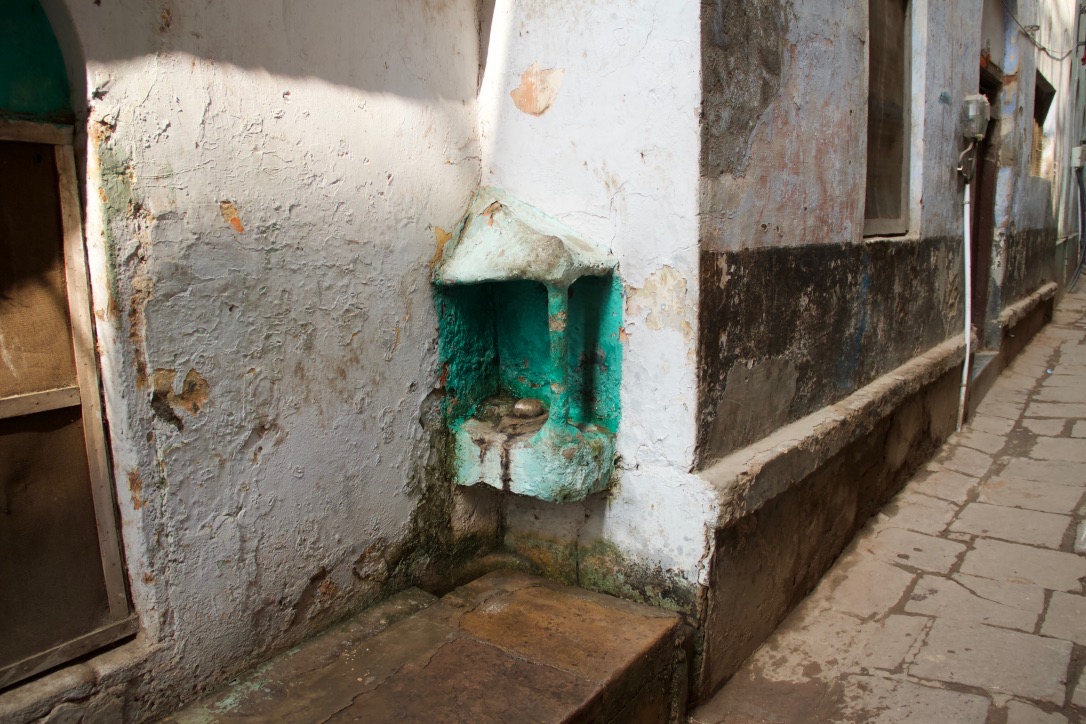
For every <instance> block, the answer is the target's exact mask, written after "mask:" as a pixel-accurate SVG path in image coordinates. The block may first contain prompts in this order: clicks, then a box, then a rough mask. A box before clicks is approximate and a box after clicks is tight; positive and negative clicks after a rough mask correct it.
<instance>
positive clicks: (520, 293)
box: [487, 281, 552, 408]
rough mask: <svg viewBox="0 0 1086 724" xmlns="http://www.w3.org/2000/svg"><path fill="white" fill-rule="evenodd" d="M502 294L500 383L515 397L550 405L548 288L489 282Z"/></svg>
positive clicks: (497, 308)
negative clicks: (529, 398)
mask: <svg viewBox="0 0 1086 724" xmlns="http://www.w3.org/2000/svg"><path fill="white" fill-rule="evenodd" d="M487 286H489V287H490V288H491V289H492V292H491V293H497V294H498V295H500V296H501V300H502V301H501V303H499V304H496V305H495V306H494V313H495V326H496V328H497V335H498V374H499V386H500V387H501V388H502V389H503V390H505V391H507V392H508V393H509V394H510V395H512V396H513V397H518V398H519V397H536V398H539V399H541V400H543V402H544V404H546V405H547V407H548V408H549V407H550V401H551V398H550V395H551V392H550V386H549V384H550V376H551V372H552V371H551V369H550V351H549V350H550V333H549V332H548V331H547V288H546V287H545V286H543V285H542V284H541V283H539V282H532V281H513V282H500V283H493V284H490V285H487Z"/></svg>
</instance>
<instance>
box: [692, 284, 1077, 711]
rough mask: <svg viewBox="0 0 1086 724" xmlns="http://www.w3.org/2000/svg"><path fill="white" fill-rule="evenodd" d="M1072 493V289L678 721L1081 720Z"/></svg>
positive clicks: (1074, 478) (1074, 485)
mask: <svg viewBox="0 0 1086 724" xmlns="http://www.w3.org/2000/svg"><path fill="white" fill-rule="evenodd" d="M1084 493H1086V294H1084V293H1081V292H1080V293H1078V294H1075V295H1068V296H1067V297H1065V298H1064V300H1063V302H1062V304H1061V305H1060V307H1059V308H1058V309H1057V310H1056V313H1055V317H1054V319H1053V321H1052V323H1051V324H1050V325H1048V326H1047V327H1046V328H1045V329H1043V330H1042V331H1041V332H1040V333H1039V334H1038V335H1037V336H1036V337H1035V338H1034V340H1033V341H1032V342H1031V343H1030V345H1029V346H1028V347H1027V348H1026V349H1025V350H1024V351H1023V353H1022V354H1021V355H1019V357H1018V358H1017V359H1016V360H1015V362H1014V364H1013V365H1012V366H1011V367H1010V368H1009V369H1007V370H1006V371H1005V372H1004V373H1003V374H1002V376H1001V377H1000V378H999V380H998V381H997V382H996V384H995V386H994V387H993V389H992V390H991V391H990V392H989V393H988V395H987V397H986V398H985V400H984V402H983V403H982V405H981V406H980V408H979V409H978V411H977V414H976V415H975V416H974V417H973V418H972V419H971V420H970V421H969V423H968V425H967V427H966V429H965V430H963V431H962V432H961V433H960V434H957V435H955V436H953V437H952V438H951V439H950V440H949V441H948V443H947V444H946V445H945V446H944V447H943V449H942V450H941V451H940V453H939V454H938V455H937V456H936V457H935V458H934V459H933V461H932V462H931V463H930V464H929V465H928V466H927V467H926V468H924V469H923V470H921V471H920V472H919V473H918V474H917V475H916V476H915V477H914V478H913V480H911V481H910V482H909V483H908V485H907V486H906V487H905V489H904V490H902V491H901V493H900V494H899V495H898V496H897V497H896V498H895V499H894V500H893V501H892V502H891V504H890V505H888V506H887V507H886V508H885V509H884V510H883V511H882V513H880V514H879V515H878V516H876V517H875V518H873V519H872V520H871V521H870V522H869V523H868V525H867V527H866V528H865V529H864V530H863V531H862V532H861V534H860V535H859V536H858V537H857V539H856V540H855V541H854V542H853V544H852V545H851V546H850V547H849V548H848V549H847V550H846V551H845V553H844V554H842V556H841V558H840V559H839V560H838V561H837V563H836V564H835V565H834V567H833V568H832V569H831V570H830V571H829V572H828V573H827V574H826V576H825V577H824V578H823V579H822V582H821V583H820V584H819V586H818V587H817V588H816V589H815V591H814V592H812V593H811V595H810V596H808V597H807V599H806V600H805V601H804V602H803V603H802V604H801V605H800V606H799V607H798V608H797V609H796V610H795V611H794V612H793V613H792V614H791V615H790V616H789V617H788V619H786V620H785V622H784V623H783V624H782V625H781V627H780V628H779V629H778V630H777V631H776V633H775V634H774V635H773V636H772V637H770V639H769V640H767V641H766V643H765V644H764V645H763V646H762V647H761V648H760V649H759V650H758V651H757V652H756V653H755V654H754V655H753V656H752V657H751V658H750V659H749V660H748V661H747V662H746V663H745V664H744V666H743V668H741V669H740V670H739V672H738V673H737V674H736V675H735V677H734V678H733V679H732V680H731V681H730V682H729V684H728V685H727V686H725V687H724V689H723V690H721V691H720V692H719V693H718V694H717V696H716V697H715V698H713V699H712V700H711V701H710V702H708V703H707V704H706V705H704V706H703V707H701V708H700V709H698V710H697V711H696V712H694V713H693V716H692V721H694V722H698V723H700V724H710V723H713V724H716V723H717V722H734V723H739V722H743V723H748V722H813V721H819V722H823V721H824V722H830V721H857V722H859V721H863V722H867V721H880V722H899V721H909V722H989V723H993V724H994V723H996V722H999V723H1002V722H1007V723H1008V724H1017V723H1019V722H1052V723H1053V724H1056V723H1058V722H1075V721H1082V720H1083V718H1084V716H1086V672H1084V668H1086V597H1084V596H1083V581H1084V577H1086V555H1084V554H1086V527H1084V523H1083V518H1084V516H1086V503H1084V502H1083V494H1084Z"/></svg>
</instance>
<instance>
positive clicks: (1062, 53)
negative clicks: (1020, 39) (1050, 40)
mask: <svg viewBox="0 0 1086 724" xmlns="http://www.w3.org/2000/svg"><path fill="white" fill-rule="evenodd" d="M1002 2H1003V9H1004V10H1006V11H1007V15H1010V16H1011V20H1013V21H1014V24H1015V25H1017V26H1018V29H1019V30H1021V31H1022V34H1023V35H1025V36H1026V37H1027V38H1029V42H1031V43H1033V44H1034V45H1035V46H1037V49H1038V50H1040V51H1041V52H1042V53H1044V54H1045V55H1047V56H1048V57H1049V58H1052V60H1056V61H1061V60H1065V59H1066V58H1067V56H1069V55H1071V53H1073V52H1074V50H1075V49H1074V48H1068V49H1067V50H1053V49H1052V48H1049V47H1048V46H1046V45H1042V44H1041V43H1040V42H1039V41H1038V40H1037V38H1035V37H1033V33H1031V32H1030V31H1029V30H1028V29H1027V28H1026V26H1025V25H1023V24H1022V23H1020V22H1018V18H1016V17H1014V13H1012V12H1011V8H1010V6H1009V5H1007V0H1002ZM1037 30H1040V28H1037ZM1033 32H1037V31H1036V30H1035V31H1033Z"/></svg>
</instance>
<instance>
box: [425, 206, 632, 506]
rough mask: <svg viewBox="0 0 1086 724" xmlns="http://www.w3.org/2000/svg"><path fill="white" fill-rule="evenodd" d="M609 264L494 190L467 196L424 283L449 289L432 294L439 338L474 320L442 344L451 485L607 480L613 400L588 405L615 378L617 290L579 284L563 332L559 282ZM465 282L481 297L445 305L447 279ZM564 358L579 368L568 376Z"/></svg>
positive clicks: (565, 304) (558, 487)
mask: <svg viewBox="0 0 1086 724" xmlns="http://www.w3.org/2000/svg"><path fill="white" fill-rule="evenodd" d="M616 265H617V261H616V259H615V258H614V257H613V256H611V254H610V253H608V252H607V251H606V250H604V249H601V248H600V247H598V246H596V245H595V244H592V243H590V242H588V241H586V240H585V239H583V238H582V237H580V236H578V235H577V233H576V232H574V231H573V230H572V229H570V228H568V227H567V226H565V225H564V224H562V223H561V222H559V221H557V220H555V219H552V218H550V217H548V216H546V215H544V214H543V213H542V212H540V211H539V210H537V209H535V208H533V207H531V206H529V205H528V204H526V203H524V202H523V201H520V200H518V199H515V198H512V197H511V196H509V195H507V194H505V193H504V192H502V191H500V190H498V189H495V188H484V189H481V190H480V191H478V192H477V193H476V194H475V196H474V198H473V199H472V201H471V204H470V205H469V206H468V211H467V214H466V215H465V217H464V220H463V222H462V224H461V226H460V228H459V229H458V230H457V233H456V234H455V236H454V238H453V239H452V240H451V241H450V242H449V243H448V244H447V245H446V247H445V248H444V249H443V250H442V254H441V258H440V259H439V260H438V263H437V265H436V267H435V269H434V283H435V284H436V285H437V286H438V288H439V290H440V289H441V288H443V287H444V288H446V289H447V290H448V291H447V292H439V294H438V298H439V308H441V309H443V310H444V311H441V312H440V315H439V323H440V324H442V325H445V327H446V328H447V329H449V330H450V337H455V335H456V334H458V333H464V334H467V332H466V330H473V331H472V332H471V334H470V335H469V336H470V337H471V341H466V340H465V339H461V340H460V341H459V342H457V343H451V344H448V345H444V346H445V349H443V350H442V351H441V356H442V361H443V364H444V365H445V368H446V370H447V371H448V370H451V372H449V377H450V379H449V383H448V386H447V392H448V398H447V405H446V414H447V416H448V418H449V420H448V424H449V427H450V430H451V431H452V433H453V439H454V450H455V453H454V454H455V457H456V465H455V471H456V472H455V480H456V482H457V483H458V484H460V485H478V484H484V485H490V486H492V487H495V488H498V489H503V490H508V491H510V492H513V493H518V494H521V495H528V496H531V497H535V498H539V499H541V500H547V501H550V502H565V501H575V500H583V499H584V498H585V497H587V496H588V495H591V494H592V493H595V492H599V491H601V490H604V489H606V488H607V487H608V485H609V483H610V479H611V475H612V473H613V471H614V461H615V429H614V428H615V426H616V424H617V415H618V410H617V409H614V410H613V411H612V413H613V414H610V415H608V414H602V415H601V413H600V410H599V404H598V403H599V401H600V400H604V399H609V396H608V394H607V392H606V390H605V389H601V388H600V385H604V384H606V383H608V382H609V383H610V384H612V385H617V377H616V376H615V375H616V374H617V372H618V371H620V370H621V351H620V350H621V344H620V342H619V340H618V337H619V334H618V329H619V325H620V322H621V314H620V313H619V314H617V315H616V314H614V313H613V309H614V307H615V306H617V307H618V309H619V310H621V302H620V301H619V304H618V305H615V299H616V298H617V299H618V300H621V296H620V293H614V292H609V293H608V294H597V296H592V294H591V293H590V288H588V287H582V284H583V283H582V284H578V286H577V287H576V289H584V290H585V291H584V293H583V294H582V293H580V292H579V293H578V294H577V305H576V307H575V309H574V310H573V311H574V315H573V317H574V319H575V320H577V322H576V323H575V324H574V326H573V330H572V332H571V326H570V325H571V317H570V287H571V286H573V285H574V283H575V282H577V280H578V279H581V278H583V277H612V276H613V272H614V270H615V267H616ZM586 281H587V280H586ZM531 282H536V283H537V284H536V285H534V286H533V285H531V284H530V283H531ZM600 282H601V283H604V284H606V282H605V281H604V280H600ZM526 283H528V287H527V291H526V288H525V284H526ZM539 285H542V287H540V286H539ZM473 288H474V289H479V290H485V291H484V292H483V294H484V298H485V299H487V300H489V301H486V302H484V303H482V304H477V305H475V306H471V305H470V304H467V303H465V304H464V305H463V306H457V304H455V303H454V302H455V299H456V297H455V295H454V291H455V290H456V289H463V290H465V292H467V291H469V290H471V289H473ZM532 288H534V289H536V290H538V296H536V292H532V291H531V289H532ZM543 288H545V290H546V294H545V296H544V295H543ZM596 289H597V291H599V290H602V289H604V287H602V286H597V287H596ZM525 295H527V296H525ZM442 298H444V300H445V301H444V305H443V303H442V302H441V301H440V300H441V299H442ZM467 298H473V297H471V295H469V296H468V297H467ZM469 307H470V309H471V310H472V311H470V312H469V311H468V310H469ZM589 307H592V308H591V309H590V308H589ZM537 315H538V316H537ZM544 315H545V316H544ZM544 319H545V321H544ZM589 319H591V320H592V321H591V322H588V321H586V320H589ZM601 319H605V320H607V322H608V323H609V324H611V326H612V327H613V329H612V328H611V327H608V328H606V329H604V328H602V327H601V326H600V320H601ZM533 320H538V324H537V323H536V322H535V321H533ZM586 330H587V331H586ZM571 333H572V334H574V342H575V344H574V347H573V350H574V354H573V356H574V359H573V360H572V361H571V358H570V356H571V355H570V351H571V346H570V335H571ZM442 338H443V339H445V338H446V336H445V335H444V334H443V335H442ZM537 350H538V353H537ZM458 356H459V358H458ZM571 363H572V365H573V366H574V368H575V370H576V371H577V372H578V373H579V375H580V376H579V377H577V378H576V379H574V380H573V381H572V384H571V379H570V367H571ZM615 389H616V390H617V387H616V388H615ZM615 397H616V396H615V395H612V396H610V398H615ZM449 400H451V401H452V402H449ZM571 400H572V403H573V408H574V414H573V415H571Z"/></svg>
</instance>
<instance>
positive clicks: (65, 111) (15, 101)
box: [0, 0, 72, 122]
mask: <svg viewBox="0 0 1086 724" xmlns="http://www.w3.org/2000/svg"><path fill="white" fill-rule="evenodd" d="M0 116H6V117H8V118H18V119H27V120H37V121H50V122H70V121H71V120H72V111H71V97H70V92H69V88H68V73H67V71H66V70H65V67H64V57H63V56H62V55H61V52H60V46H59V45H58V44H57V39H56V36H54V35H53V28H52V27H51V26H50V25H49V18H48V17H46V15H45V11H44V10H42V7H41V5H40V4H39V3H38V0H2V1H0Z"/></svg>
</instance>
